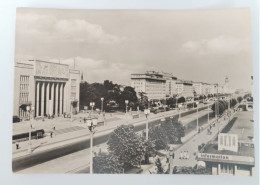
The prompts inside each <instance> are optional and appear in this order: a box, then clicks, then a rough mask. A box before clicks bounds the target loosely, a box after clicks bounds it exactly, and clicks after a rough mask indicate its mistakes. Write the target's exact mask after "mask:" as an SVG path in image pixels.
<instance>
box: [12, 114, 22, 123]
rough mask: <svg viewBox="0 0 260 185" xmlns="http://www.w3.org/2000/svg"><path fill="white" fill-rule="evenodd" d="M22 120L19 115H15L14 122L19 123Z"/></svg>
mask: <svg viewBox="0 0 260 185" xmlns="http://www.w3.org/2000/svg"><path fill="white" fill-rule="evenodd" d="M20 121H21V119H20V118H19V116H13V123H17V122H20Z"/></svg>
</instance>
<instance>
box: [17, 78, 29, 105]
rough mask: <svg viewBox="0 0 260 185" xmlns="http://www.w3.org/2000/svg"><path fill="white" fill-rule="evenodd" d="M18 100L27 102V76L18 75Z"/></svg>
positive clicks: (22, 102)
mask: <svg viewBox="0 0 260 185" xmlns="http://www.w3.org/2000/svg"><path fill="white" fill-rule="evenodd" d="M19 101H20V103H21V104H24V103H28V102H29V76H27V75H21V76H20V97H19Z"/></svg>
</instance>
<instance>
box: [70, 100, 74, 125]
mask: <svg viewBox="0 0 260 185" xmlns="http://www.w3.org/2000/svg"><path fill="white" fill-rule="evenodd" d="M74 100H75V98H74V97H72V99H71V103H70V122H72V109H73V102H74Z"/></svg>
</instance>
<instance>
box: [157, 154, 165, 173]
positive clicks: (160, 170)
mask: <svg viewBox="0 0 260 185" xmlns="http://www.w3.org/2000/svg"><path fill="white" fill-rule="evenodd" d="M155 165H156V169H157V174H164V173H165V172H164V169H163V167H162V163H161V160H160V158H157V159H156V160H155Z"/></svg>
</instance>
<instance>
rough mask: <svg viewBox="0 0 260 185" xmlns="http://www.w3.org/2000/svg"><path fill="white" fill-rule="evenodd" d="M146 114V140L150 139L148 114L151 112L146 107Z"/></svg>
mask: <svg viewBox="0 0 260 185" xmlns="http://www.w3.org/2000/svg"><path fill="white" fill-rule="evenodd" d="M144 114H145V116H146V140H148V131H149V128H148V115H149V114H150V110H149V109H145V110H144Z"/></svg>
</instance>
